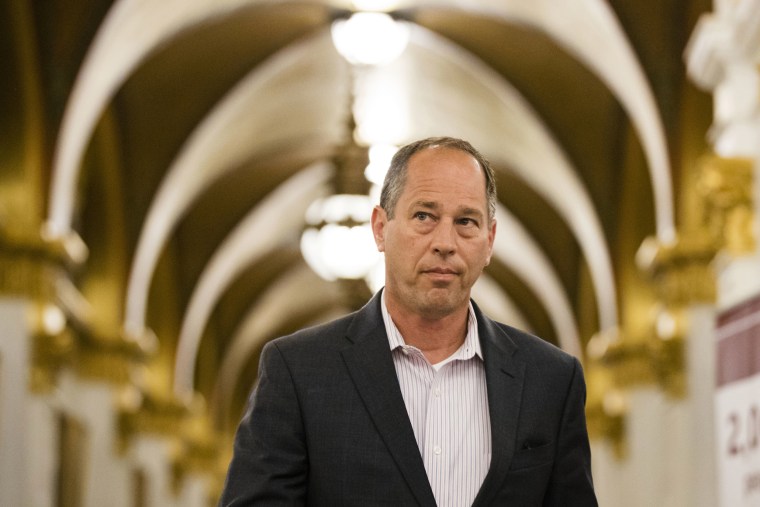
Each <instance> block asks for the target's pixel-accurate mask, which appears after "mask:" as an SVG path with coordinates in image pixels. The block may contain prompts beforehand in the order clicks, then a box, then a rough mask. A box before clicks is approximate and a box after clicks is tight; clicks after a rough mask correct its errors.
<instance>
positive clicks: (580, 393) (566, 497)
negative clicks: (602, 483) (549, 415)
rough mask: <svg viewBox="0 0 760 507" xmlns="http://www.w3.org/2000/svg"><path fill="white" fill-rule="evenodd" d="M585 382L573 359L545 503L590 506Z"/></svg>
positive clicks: (591, 487) (593, 499)
mask: <svg viewBox="0 0 760 507" xmlns="http://www.w3.org/2000/svg"><path fill="white" fill-rule="evenodd" d="M585 403H586V383H585V381H584V379H583V370H582V368H581V365H580V363H579V362H578V360H577V359H574V362H573V374H572V379H571V381H570V386H569V389H568V393H567V398H566V400H565V407H564V411H563V415H562V422H561V425H560V430H559V431H560V433H559V439H558V442H557V457H556V461H555V464H554V469H553V471H552V476H551V479H550V481H549V487H548V490H547V492H546V496H545V497H544V505H545V506H556V507H559V506H563V507H569V506H573V507H587V506H588V507H594V506H596V505H598V504H597V500H596V495H595V494H594V484H593V481H592V478H591V450H590V448H589V441H588V432H587V430H586V415H585Z"/></svg>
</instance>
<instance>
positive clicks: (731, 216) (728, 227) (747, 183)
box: [696, 155, 756, 255]
mask: <svg viewBox="0 0 760 507" xmlns="http://www.w3.org/2000/svg"><path fill="white" fill-rule="evenodd" d="M753 175H754V161H753V160H752V159H750V158H738V157H736V158H725V157H719V156H717V155H707V156H704V157H702V159H701V160H700V161H699V169H698V174H697V182H696V192H697V195H698V196H699V198H700V200H701V206H700V208H701V212H702V213H701V217H700V218H701V222H702V224H704V226H705V228H706V229H707V230H708V232H709V234H710V235H711V236H713V237H714V238H716V241H717V242H718V244H719V245H720V248H721V249H722V250H726V251H728V252H729V253H731V254H734V255H741V254H746V253H751V252H754V251H755V248H756V238H755V236H754V232H753V221H754V210H753V201H754V199H753V195H752V184H753Z"/></svg>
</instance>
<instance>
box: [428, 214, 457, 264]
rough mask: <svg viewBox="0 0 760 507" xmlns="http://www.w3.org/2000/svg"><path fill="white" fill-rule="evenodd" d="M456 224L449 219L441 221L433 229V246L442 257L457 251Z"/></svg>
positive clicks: (434, 251)
mask: <svg viewBox="0 0 760 507" xmlns="http://www.w3.org/2000/svg"><path fill="white" fill-rule="evenodd" d="M454 234H456V231H455V230H454V224H453V223H449V222H448V221H441V222H439V223H438V225H437V226H436V228H435V230H434V231H433V238H432V243H431V245H430V246H431V248H432V249H433V253H435V254H436V255H440V256H441V257H448V256H449V255H451V254H453V253H454V252H455V251H456V242H455V240H454Z"/></svg>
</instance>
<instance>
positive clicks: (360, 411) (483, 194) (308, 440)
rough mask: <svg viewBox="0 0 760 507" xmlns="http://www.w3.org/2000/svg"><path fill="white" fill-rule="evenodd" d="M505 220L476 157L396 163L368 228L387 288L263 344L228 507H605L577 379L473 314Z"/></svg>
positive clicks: (467, 152) (555, 356) (520, 338)
mask: <svg viewBox="0 0 760 507" xmlns="http://www.w3.org/2000/svg"><path fill="white" fill-rule="evenodd" d="M495 209H496V186H495V183H494V176H493V171H492V169H491V168H490V166H489V164H488V162H487V161H486V160H485V159H484V158H483V157H482V156H481V155H480V154H479V153H478V152H477V151H476V150H475V149H474V148H473V147H472V146H471V145H470V144H469V143H467V142H465V141H461V140H458V139H452V138H431V139H425V140H422V141H418V142H415V143H412V144H410V145H407V146H405V147H403V148H401V149H400V150H399V151H398V152H397V153H396V155H395V156H394V158H393V161H392V162H391V167H390V170H389V172H388V175H387V176H386V179H385V182H384V184H383V190H382V193H381V197H380V205H379V206H378V207H376V208H375V210H374V211H373V214H372V230H373V233H374V236H375V241H376V243H377V247H378V249H379V250H380V251H382V252H384V253H385V264H386V278H385V288H384V290H382V291H381V292H379V293H378V294H377V295H376V296H375V297H374V298H373V299H372V300H371V301H370V302H369V303H368V304H367V305H366V306H365V307H364V308H362V309H361V310H359V311H358V312H356V313H354V314H352V315H349V316H347V317H344V318H342V319H339V320H337V321H334V322H331V323H329V324H326V325H323V326H320V327H316V328H312V329H307V330H303V331H300V332H297V333H295V334H293V335H291V336H288V337H285V338H280V339H277V340H274V341H272V342H270V343H269V344H267V346H266V347H265V348H264V351H263V352H262V356H261V363H260V368H259V379H258V382H257V386H256V388H255V390H254V392H253V394H252V397H251V400H250V404H249V407H248V410H247V412H246V414H245V416H244V418H243V420H242V422H241V424H240V427H239V429H238V433H237V436H236V440H235V449H234V457H233V459H232V463H231V464H230V469H229V471H228V475H227V482H226V484H225V489H224V492H223V494H222V499H221V501H220V505H224V506H242V505H323V506H338V505H356V506H371V505H388V506H391V505H392V506H402V505H410V506H411V505H421V506H434V505H439V506H468V505H478V506H485V505H504V506H514V507H524V506H534V505H536V506H541V505H544V506H563V507H567V506H583V507H585V506H594V505H596V504H597V503H596V498H595V496H594V491H593V485H592V480H591V471H590V467H591V463H590V461H591V458H590V452H589V444H588V436H587V432H586V424H585V417H584V401H585V384H584V381H583V374H582V371H581V367H580V364H579V363H578V361H577V360H576V359H575V358H573V357H571V356H569V355H568V354H566V353H564V352H562V351H560V350H559V349H557V348H556V347H554V346H552V345H550V344H548V343H547V342H545V341H543V340H540V339H538V338H535V337H533V336H530V335H528V334H526V333H523V332H521V331H518V330H516V329H514V328H511V327H509V326H506V325H503V324H499V323H496V322H494V321H492V320H490V319H488V318H487V317H486V316H484V315H483V314H482V313H481V312H480V310H479V309H478V307H477V306H476V305H475V304H474V303H473V302H471V301H470V289H471V288H472V285H473V284H474V283H475V281H476V280H477V278H478V276H479V275H480V273H481V272H482V270H483V268H484V267H485V266H486V265H487V264H488V263H489V261H490V257H491V251H492V247H493V240H494V235H495V234H496V222H495V219H494V215H495Z"/></svg>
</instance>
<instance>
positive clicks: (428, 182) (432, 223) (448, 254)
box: [372, 148, 496, 319]
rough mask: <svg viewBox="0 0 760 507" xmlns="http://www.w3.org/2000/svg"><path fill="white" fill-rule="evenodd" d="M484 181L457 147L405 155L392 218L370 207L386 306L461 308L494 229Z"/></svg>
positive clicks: (430, 312) (426, 313) (427, 311)
mask: <svg viewBox="0 0 760 507" xmlns="http://www.w3.org/2000/svg"><path fill="white" fill-rule="evenodd" d="M485 185H486V183H485V175H484V174H483V170H482V169H481V168H480V166H479V165H478V162H477V160H475V158H473V157H472V156H471V155H469V154H468V153H465V152H463V151H460V150H456V149H451V148H427V149H424V150H422V151H420V152H417V153H415V154H414V155H413V156H412V157H411V159H410V160H409V164H408V172H407V178H406V184H405V186H404V190H403V192H402V193H401V196H400V197H399V200H398V202H397V203H396V208H395V210H394V218H393V219H392V220H389V219H388V215H387V214H386V212H385V211H384V210H383V209H382V208H380V207H376V208H375V210H374V211H373V213H372V230H373V233H374V235H375V242H376V243H377V247H378V250H380V251H381V252H385V273H386V274H385V297H386V301H387V302H388V303H389V305H397V306H400V307H401V308H403V309H404V310H405V311H407V312H411V313H414V314H417V315H421V316H423V317H425V318H431V319H435V318H440V317H443V316H446V315H450V314H451V313H453V312H455V311H457V310H461V309H462V308H464V307H466V306H467V304H468V302H469V297H470V289H471V288H472V285H473V284H474V283H475V280H477V278H478V276H480V273H481V272H482V270H483V268H484V267H485V266H487V265H488V263H489V261H490V260H491V251H492V248H493V240H494V235H495V234H496V222H495V220H494V221H491V222H489V220H488V206H487V203H486V188H485Z"/></svg>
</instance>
